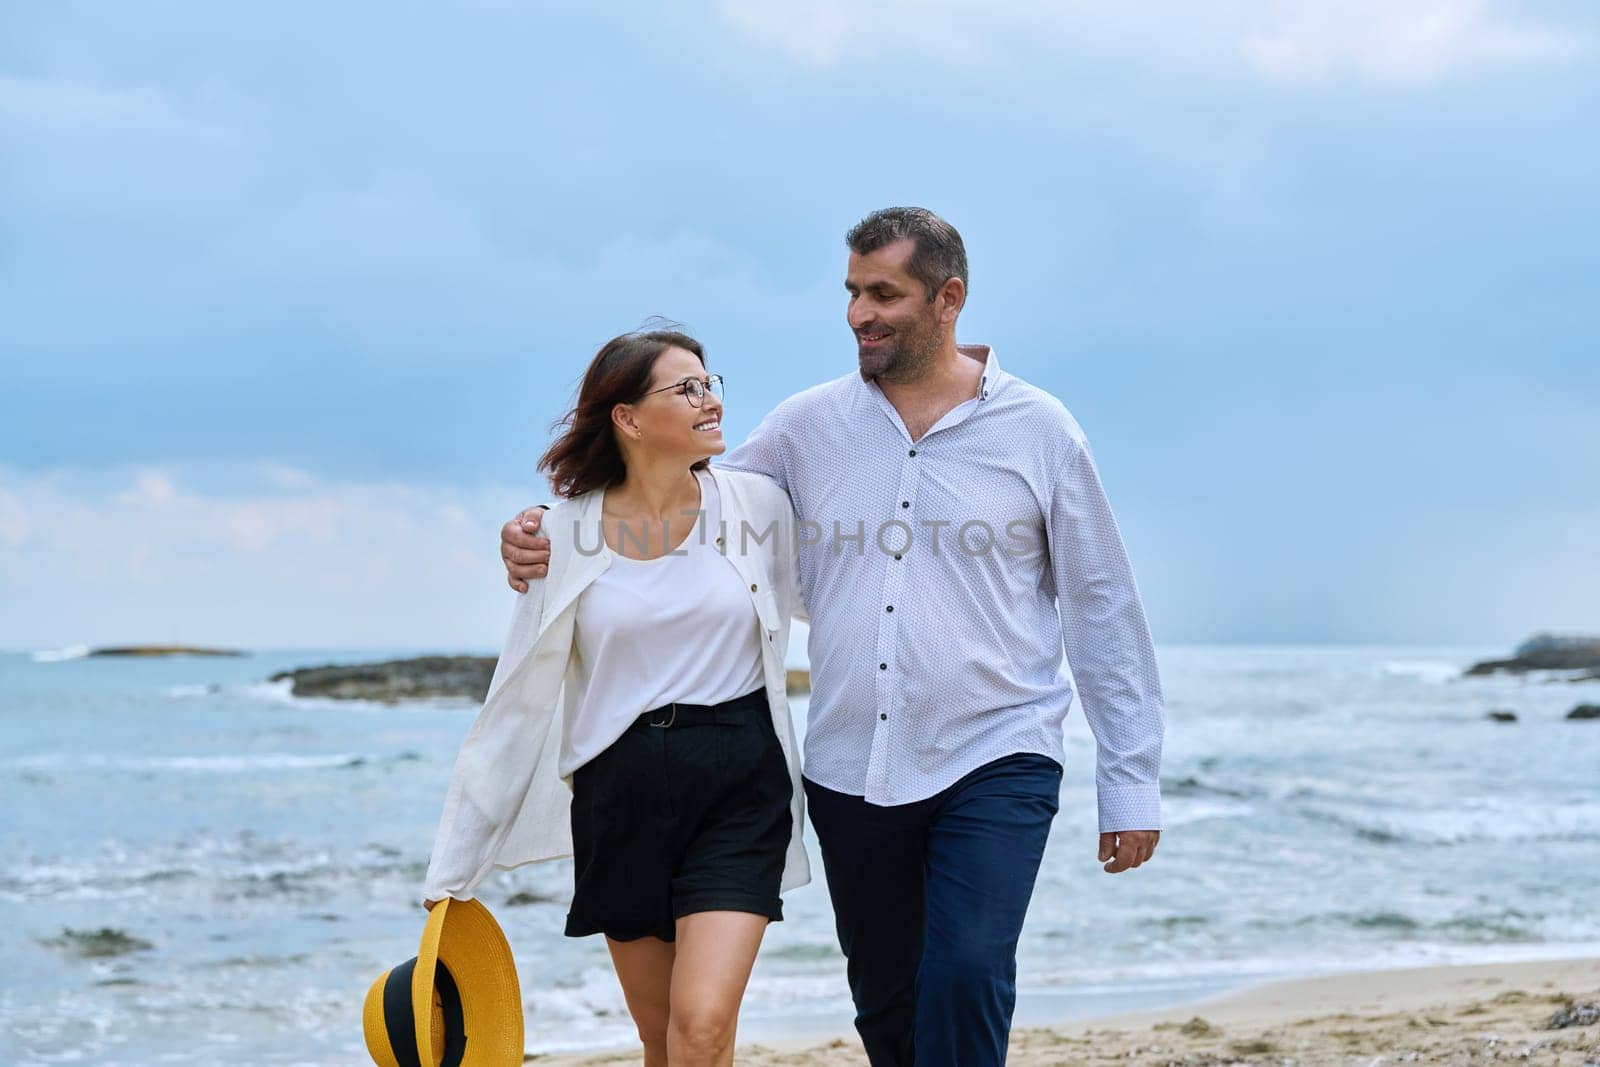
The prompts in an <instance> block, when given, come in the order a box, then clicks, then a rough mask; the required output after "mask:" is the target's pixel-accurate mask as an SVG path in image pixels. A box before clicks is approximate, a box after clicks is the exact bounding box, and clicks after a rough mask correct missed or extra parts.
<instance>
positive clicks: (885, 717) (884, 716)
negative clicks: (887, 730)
mask: <svg viewBox="0 0 1600 1067" xmlns="http://www.w3.org/2000/svg"><path fill="white" fill-rule="evenodd" d="M878 718H880V719H882V720H883V721H884V722H888V721H889V716H888V714H887V713H886V712H882V711H880V712H878Z"/></svg>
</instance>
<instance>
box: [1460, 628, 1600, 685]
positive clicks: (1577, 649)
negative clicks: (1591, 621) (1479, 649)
mask: <svg viewBox="0 0 1600 1067" xmlns="http://www.w3.org/2000/svg"><path fill="white" fill-rule="evenodd" d="M1528 671H1585V672H1587V673H1586V674H1585V676H1584V677H1585V678H1591V677H1592V678H1600V637H1556V636H1553V635H1551V634H1539V635H1538V636H1536V637H1531V638H1529V639H1528V640H1526V641H1524V642H1523V643H1522V644H1520V645H1518V646H1517V650H1516V652H1514V653H1513V654H1512V656H1511V658H1510V659H1491V660H1484V661H1483V662H1482V663H1475V664H1473V665H1472V666H1471V667H1469V668H1467V675H1468V677H1474V676H1482V675H1486V674H1500V673H1502V672H1503V673H1506V674H1525V673H1527V672H1528Z"/></svg>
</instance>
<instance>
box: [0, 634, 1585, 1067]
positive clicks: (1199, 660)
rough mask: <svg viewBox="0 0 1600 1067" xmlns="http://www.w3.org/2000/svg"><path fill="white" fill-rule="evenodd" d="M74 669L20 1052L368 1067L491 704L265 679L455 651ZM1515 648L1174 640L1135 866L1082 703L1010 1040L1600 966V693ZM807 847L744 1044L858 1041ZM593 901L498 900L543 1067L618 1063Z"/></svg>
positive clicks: (9, 750) (10, 791) (23, 969)
mask: <svg viewBox="0 0 1600 1067" xmlns="http://www.w3.org/2000/svg"><path fill="white" fill-rule="evenodd" d="M81 651H82V650H25V651H18V652H8V653H0V812H3V813H4V815H3V818H0V872H3V874H0V905H3V907H4V909H5V918H4V921H3V922H0V960H3V966H0V1062H5V1063H8V1064H56V1063H88V1064H154V1063H183V1064H230V1065H236V1064H251V1065H254V1064H262V1065H266V1064H363V1063H369V1062H371V1061H370V1059H369V1058H368V1056H367V1053H366V1050H365V1045H364V1043H363V1038H362V1030H361V1007H362V1001H363V997H364V996H365V993H366V991H367V988H368V986H369V985H371V983H372V982H373V980H374V979H376V978H377V977H378V976H379V975H380V974H382V973H383V972H384V971H385V970H387V969H388V968H390V967H393V966H395V965H397V964H399V963H401V962H403V961H404V960H406V959H408V958H410V957H411V956H414V955H415V954H416V952H417V942H418V938H419V936H420V934H421V930H422V926H423V920H424V917H425V913H424V912H423V910H422V908H421V907H420V905H419V904H418V902H417V898H418V895H419V889H420V886H421V881H422V877H423V873H424V871H425V869H426V866H427V861H428V852H429V849H430V848H431V846H432V840H433V832H434V827H435V824H436V821H437V819H438V816H439V812H440V808H441V805H442V802H443V798H444V792H445V787H446V783H447V781H448V778H449V774H450V770H451V766H452V763H453V761H454V759H455V755H456V751H457V747H458V746H459V744H460V742H461V739H462V737H463V736H464V735H465V733H466V730H467V728H468V726H469V725H470V724H471V722H472V719H473V717H474V715H475V714H476V712H477V705H476V704H474V703H471V702H467V703H460V702H458V703H453V704H452V703H435V704H427V705H411V706H384V705H378V704H355V703H346V702H333V701H326V700H302V699H296V698H294V697H292V696H291V695H290V693H289V691H288V687H287V683H284V682H276V683H275V682H271V681H268V678H269V676H270V675H272V674H274V673H276V672H278V671H281V670H286V669H289V668H294V667H300V666H312V665H317V664H326V663H352V662H361V661H364V660H376V659H384V658H389V657H393V656H404V655H412V654H420V653H423V652H440V651H452V650H445V649H437V648H429V649H415V648H413V649H401V648H395V649H378V650H374V649H364V650H339V649H272V650H257V651H253V652H251V653H250V654H249V655H247V656H243V657H240V658H230V659H217V658H199V657H195V658H189V657H183V658H168V659H119V658H101V657H84V656H82V655H81ZM454 651H459V650H454ZM1505 651H1506V650H1504V649H1500V648H1362V647H1304V648H1302V647H1259V648H1255V647H1234V646H1228V647H1166V648H1162V649H1160V651H1159V659H1160V663H1161V669H1162V674H1163V682H1164V686H1165V689H1166V693H1167V716H1168V718H1167V738H1166V745H1165V759H1164V763H1163V768H1162V782H1163V798H1164V799H1163V804H1164V812H1165V827H1164V829H1163V833H1162V837H1161V842H1160V846H1159V848H1158V849H1157V851H1156V855H1155V857H1154V859H1153V860H1152V861H1151V862H1150V863H1148V864H1146V865H1145V866H1144V867H1142V868H1140V869H1138V870H1134V871H1129V872H1125V873H1121V874H1116V875H1109V874H1106V873H1105V872H1104V871H1102V870H1101V865H1100V864H1099V863H1098V862H1097V860H1096V857H1095V852H1096V847H1097V832H1096V821H1095V800H1094V746H1093V738H1092V736H1091V735H1090V733H1089V731H1088V728H1087V726H1086V724H1085V722H1084V719H1083V717H1082V715H1081V714H1080V712H1079V710H1078V709H1077V708H1076V707H1075V708H1074V709H1073V711H1072V714H1071V715H1070V717H1069V719H1068V722H1067V728H1066V730H1067V745H1066V751H1067V767H1066V774H1065V780H1064V782H1063V785H1062V797H1061V813H1060V815H1059V816H1058V817H1057V819H1056V821H1055V824H1054V828H1053V830H1052V834H1051V838H1050V843H1049V847H1048V849H1047V851H1046V853H1045V858H1044V865H1043V869H1042V871H1041V873H1040V876H1039V880H1038V884H1037V888H1036V890H1035V892H1034V896H1033V903H1032V907H1031V909H1030V910H1029V913H1028V920H1027V925H1026V927H1025V928H1024V931H1023V937H1022V946H1021V950H1020V955H1019V959H1018V977H1017V984H1018V1008H1017V1018H1018V1022H1019V1023H1020V1024H1029V1023H1040V1022H1048V1021H1065V1020H1069V1019H1072V1018H1077V1017H1082V1016H1086V1015H1091V1014H1101V1013H1107V1012H1120V1011H1125V1010H1137V1009H1143V1008H1152V1007H1164V1006H1174V1005H1177V1004H1180V1003H1182V1002H1184V1001H1187V1000H1193V999H1195V998H1200V997H1204V996H1208V995H1211V994H1214V993H1217V992H1220V991H1223V990H1226V989H1229V988H1234V987H1237V986H1240V985H1244V984H1249V983H1255V982H1260V981H1264V980H1269V979H1273V978H1280V977H1294V976H1306V975H1313V974H1322V973H1330V972H1336V971H1349V970H1360V969H1374V968H1392V967H1404V966H1413V965H1425V964H1440V963H1456V962H1489V961H1512V960H1539V959H1556V958H1562V957H1572V956H1580V955H1591V954H1600V891H1597V889H1596V887H1597V886H1600V721H1589V722H1585V721H1569V720H1567V719H1566V718H1565V716H1566V713H1567V712H1568V711H1569V710H1570V709H1571V708H1572V707H1573V706H1575V705H1577V704H1580V703H1600V682H1594V681H1589V682H1573V681H1570V680H1568V679H1566V678H1564V677H1562V676H1559V675H1533V676H1525V677H1505V676H1501V677H1493V678H1466V677H1463V668H1465V667H1466V666H1468V665H1470V664H1471V663H1472V662H1474V661H1475V660H1478V659H1485V658H1493V657H1496V656H1500V655H1504V653H1505ZM491 654H492V650H491ZM793 703H794V711H795V714H796V717H797V720H798V722H797V725H798V727H799V728H800V730H801V731H802V732H803V730H804V717H805V711H806V704H805V701H804V700H803V699H797V700H795V701H794V702H793ZM1498 709H1503V710H1509V711H1512V712H1514V713H1515V714H1516V716H1517V721H1515V722H1495V721H1491V720H1490V719H1489V718H1488V717H1487V713H1488V712H1489V711H1491V710H1498ZM807 835H808V837H809V836H810V831H809V829H808V830H807ZM810 847H811V854H812V857H813V863H814V866H815V867H816V868H817V878H816V880H815V881H814V882H813V883H812V884H810V885H808V886H805V887H803V888H801V889H798V890H796V891H794V892H793V893H792V894H790V895H789V896H788V897H787V898H786V900H785V905H784V907H785V916H786V918H785V920H784V921H783V922H781V923H777V924H775V925H773V926H772V927H771V928H770V930H769V932H768V934H767V937H766V941H765V943H764V946H763V948H762V951H761V955H760V958H759V960H758V962H757V964H756V968H755V973H754V975H753V977H752V979H751V982H750V986H749V991H748V994H747V996H746V998H745V1001H744V1009H743V1014H742V1016H741V1022H740V1039H741V1040H742V1041H762V1040H777V1039H788V1038H805V1037H810V1036H813V1035H814V1036H818V1037H822V1036H829V1035H835V1034H840V1033H845V1032H848V1031H849V1029H850V1025H851V1024H850V1020H851V1009H850V1005H849V1000H848V995H847V992H846V989H845V983H844V962H843V960H842V958H841V956H840V954H839V950H838V947H837V945H836V943H835V940H834V932H833V923H832V915H831V912H830V909H829V905H828V897H827V891H826V888H825V886H824V884H823V881H822V878H821V870H820V869H821V864H820V862H819V861H818V860H817V852H816V846H815V841H814V839H813V840H812V841H811V846H810ZM571 877H572V870H571V866H570V863H568V862H566V861H557V862H553V863H546V864H536V865H530V866H527V867H522V868H518V869H517V870H514V871H496V872H495V873H493V874H492V875H490V877H489V878H488V879H486V880H485V881H484V882H483V884H482V885H481V886H480V887H479V890H478V895H479V897H480V898H481V899H482V900H483V901H484V902H485V903H486V904H487V905H488V906H489V907H490V909H491V910H492V911H493V912H494V914H495V915H496V916H497V917H498V919H499V921H500V923H501V925H502V926H503V928H504V929H505V932H506V935H507V937H508V939H509V941H510V943H511V946H512V949H513V951H514V953H515V955H516V961H517V968H518V973H519V976H520V982H521V989H522V996H523V1001H524V1005H525V1009H526V1024H527V1049H528V1051H529V1052H530V1053H534V1052H549V1051H557V1050H576V1049H589V1048H606V1047H625V1046H627V1045H628V1044H629V1043H630V1041H631V1040H632V1027H631V1024H630V1022H629V1019H628V1016H627V1012H626V1009H625V1007H624V1004H623V1000H622V995H621V991H620V989H619V988H618V986H617V982H616V979H615V977H614V975H613V973H612V971H611V968H610V964H609V960H608V957H607V954H606V951H605V948H604V945H603V943H602V941H601V939H600V938H597V937H596V938H585V939H572V938H566V937H564V936H562V923H563V920H564V916H565V909H566V905H567V901H568V899H569V897H570V893H571Z"/></svg>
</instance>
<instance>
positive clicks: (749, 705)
mask: <svg viewBox="0 0 1600 1067" xmlns="http://www.w3.org/2000/svg"><path fill="white" fill-rule="evenodd" d="M758 708H759V709H761V710H766V708H767V690H766V687H765V686H763V687H762V688H760V689H752V690H751V691H750V692H748V693H746V694H745V695H744V696H741V697H734V698H733V699H732V700H724V701H723V702H722V703H720V704H680V703H676V702H674V703H671V704H663V705H661V706H660V707H659V708H651V709H650V710H649V711H647V712H645V713H644V714H643V715H640V716H639V717H638V718H637V719H635V720H633V725H632V726H630V727H628V728H629V729H630V730H642V729H666V728H667V727H676V726H708V725H711V724H713V723H721V724H724V725H733V726H736V725H738V724H739V723H742V722H748V721H749V720H750V715H751V713H753V712H754V711H756V710H757V709H758Z"/></svg>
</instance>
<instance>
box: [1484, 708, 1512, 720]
mask: <svg viewBox="0 0 1600 1067" xmlns="http://www.w3.org/2000/svg"><path fill="white" fill-rule="evenodd" d="M1488 718H1489V719H1491V720H1493V721H1494V722H1516V721H1517V713H1516V712H1514V711H1500V710H1496V711H1491V712H1490V713H1489V715H1488Z"/></svg>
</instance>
